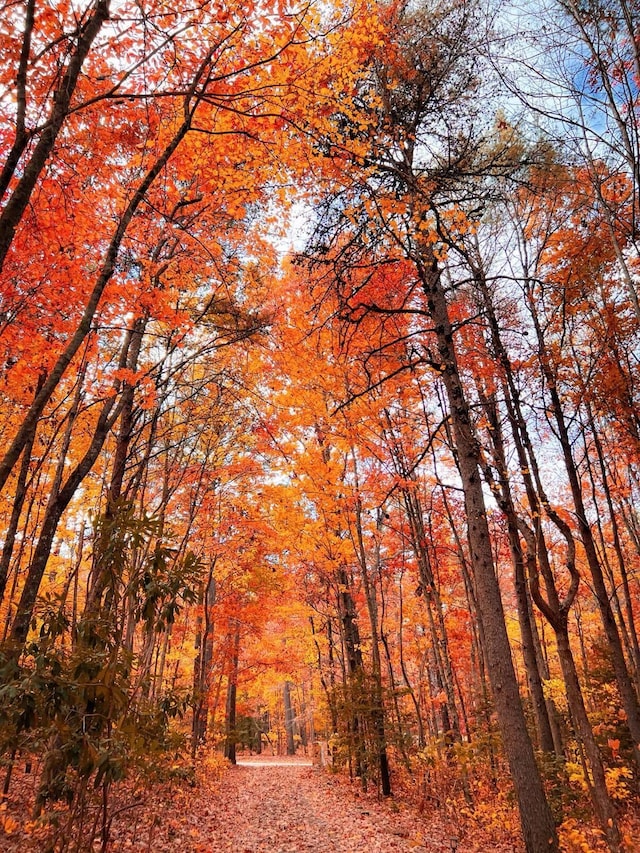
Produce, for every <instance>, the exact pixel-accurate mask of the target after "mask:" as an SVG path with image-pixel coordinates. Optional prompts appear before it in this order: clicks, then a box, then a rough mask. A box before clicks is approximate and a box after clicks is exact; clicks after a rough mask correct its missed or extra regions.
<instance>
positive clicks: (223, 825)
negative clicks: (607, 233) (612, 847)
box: [0, 756, 520, 853]
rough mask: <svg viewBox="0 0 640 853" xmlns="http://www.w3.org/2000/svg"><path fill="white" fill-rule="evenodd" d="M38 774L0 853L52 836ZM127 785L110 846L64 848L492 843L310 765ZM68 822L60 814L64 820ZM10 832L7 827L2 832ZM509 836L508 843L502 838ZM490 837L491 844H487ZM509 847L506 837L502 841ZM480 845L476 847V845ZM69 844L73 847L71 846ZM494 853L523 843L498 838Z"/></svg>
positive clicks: (254, 761) (369, 850)
mask: <svg viewBox="0 0 640 853" xmlns="http://www.w3.org/2000/svg"><path fill="white" fill-rule="evenodd" d="M34 784H35V779H34V776H27V777H25V776H24V775H22V774H21V773H20V772H19V771H17V772H16V774H15V776H14V779H13V780H12V785H11V788H12V790H11V792H10V794H9V799H8V801H7V803H6V804H3V805H2V806H0V809H1V810H2V811H1V812H0V851H2V853H27V851H29V853H31V851H34V853H41V851H43V850H45V849H47V846H46V842H47V839H46V838H45V835H44V834H43V833H42V831H41V830H39V829H38V827H37V825H36V824H33V823H30V822H29V820H28V804H29V801H32V799H33V791H29V790H28V787H29V786H31V787H32V788H33V787H34ZM127 787H128V783H124V784H123V785H121V786H118V788H119V791H120V792H119V794H118V800H119V801H116V802H113V803H112V807H111V813H112V814H113V815H114V817H113V820H112V824H111V827H110V832H109V841H108V844H107V845H106V846H103V845H102V843H101V842H100V839H99V838H96V841H95V842H94V844H93V845H90V844H89V845H87V843H86V842H85V843H84V844H82V843H81V844H80V845H78V842H75V843H74V842H70V839H69V838H65V836H64V833H61V837H62V840H63V843H62V846H59V844H60V842H59V844H58V845H56V849H62V850H65V851H74V853H75V851H78V853H90V851H100V850H104V851H108V853H129V851H139V853H151V851H153V853H169V851H171V853H231V852H232V853H409V851H411V853H416V851H427V852H428V853H451V851H457V853H471V851H486V849H487V846H486V843H480V844H479V846H478V844H477V843H470V842H467V841H466V840H464V839H463V840H459V839H458V838H457V837H456V832H455V829H448V827H447V824H446V822H445V821H444V820H443V819H442V818H441V817H440V818H439V817H438V816H431V817H427V816H426V815H422V814H419V813H418V812H417V811H416V810H415V809H414V808H411V807H410V806H409V805H404V804H403V803H402V801H398V800H395V799H393V800H389V801H385V800H380V799H379V798H378V797H377V796H376V793H375V792H372V793H367V794H365V793H363V792H362V791H359V790H358V788H356V787H355V786H353V785H350V784H349V782H348V780H347V779H344V778H343V777H340V776H337V775H331V774H329V773H325V772H322V771H321V770H319V769H318V768H315V767H312V766H311V763H310V762H309V761H306V760H304V759H303V760H300V759H293V760H287V759H282V758H271V759H270V758H269V757H264V756H262V757H256V756H254V757H248V758H242V757H241V758H240V759H239V763H238V766H236V767H231V768H229V769H221V768H220V767H219V766H217V767H216V766H213V767H212V769H211V771H210V772H206V771H205V773H201V774H199V776H198V779H197V784H195V785H193V786H191V785H189V784H187V783H185V782H181V783H178V782H172V783H171V784H169V783H165V784H162V785H156V786H154V787H153V788H151V789H146V790H141V791H136V790H134V789H131V788H130V789H129V790H128V792H127V791H126V788H127ZM61 817H62V815H61ZM3 825H4V827H5V830H8V832H7V831H3V830H2V826H3ZM503 838H504V836H503ZM486 840H487V839H486V837H485V842H486ZM501 840H502V839H501ZM477 841H478V840H477ZM69 842H70V843H69ZM492 842H493V843H491V849H492V853H514V851H518V850H519V849H520V848H519V846H514V844H513V843H506V842H505V843H503V844H501V843H499V840H498V839H496V838H494V839H492Z"/></svg>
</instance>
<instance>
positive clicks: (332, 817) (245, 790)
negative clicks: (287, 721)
mask: <svg viewBox="0 0 640 853" xmlns="http://www.w3.org/2000/svg"><path fill="white" fill-rule="evenodd" d="M203 818H205V820H206V822H207V824H208V827H209V830H208V832H209V837H208V839H207V841H208V844H209V845H210V849H211V853H214V851H215V853H223V851H234V853H407V851H412V853H415V851H416V850H423V851H424V850H429V851H433V853H436V851H437V853H439V851H444V850H447V851H449V850H450V849H451V847H450V845H449V843H448V841H447V843H446V846H445V844H444V843H437V840H436V839H433V840H432V842H431V843H430V845H429V846H428V847H427V846H426V844H425V840H424V838H423V837H422V836H421V834H420V832H419V827H417V826H416V825H415V824H414V823H412V821H411V819H410V818H409V815H403V814H398V813H394V812H392V811H391V810H390V809H389V808H388V806H386V805H385V804H381V803H378V802H370V801H369V800H368V799H362V798H360V797H358V796H356V795H355V794H354V792H352V791H351V790H350V789H348V788H346V787H345V786H343V785H341V784H340V783H338V782H337V781H335V780H332V779H331V778H328V777H326V776H325V775H324V774H320V773H319V772H318V771H317V770H314V769H313V768H311V767H309V766H304V765H301V764H289V765H284V764H282V763H280V764H278V763H276V762H274V763H271V764H269V763H268V762H264V763H258V762H255V761H254V762H246V763H243V764H241V765H239V766H238V767H235V768H233V769H232V770H230V771H229V773H228V774H227V775H226V776H225V784H224V787H223V788H222V789H221V790H220V792H219V793H218V795H217V796H216V797H215V798H213V800H212V801H211V803H210V804H209V806H208V808H206V809H205V815H203ZM203 840H204V839H203ZM443 842H444V840H443Z"/></svg>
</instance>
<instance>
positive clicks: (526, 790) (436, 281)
mask: <svg viewBox="0 0 640 853" xmlns="http://www.w3.org/2000/svg"><path fill="white" fill-rule="evenodd" d="M416 263H417V268H418V272H419V274H420V279H421V283H422V287H423V290H424V293H425V296H426V298H427V306H428V312H429V315H430V317H431V320H432V322H433V326H434V331H435V336H436V341H437V349H438V356H439V365H438V368H439V372H440V374H441V376H442V381H443V383H444V386H445V389H446V393H447V399H448V403H449V416H450V419H451V425H452V430H453V435H454V439H455V446H456V450H457V457H458V465H459V470H460V476H461V479H462V488H463V492H464V501H465V509H466V517H467V528H468V530H467V535H468V539H469V550H470V554H471V567H472V570H473V575H474V581H475V586H476V595H477V600H478V608H479V615H480V620H481V622H482V627H483V631H484V641H485V650H486V657H487V664H488V671H489V679H490V681H491V687H492V692H493V697H494V701H495V705H496V711H497V715H498V721H499V725H500V729H501V733H502V740H503V744H504V748H505V751H506V754H507V758H508V761H509V767H510V770H511V775H512V778H513V782H514V787H515V791H516V796H517V799H518V805H519V811H520V822H521V826H522V834H523V838H524V843H525V847H526V849H527V851H529V853H539V851H541V850H557V849H558V840H557V835H556V830H555V826H554V822H553V817H552V815H551V810H550V808H549V804H548V802H547V800H546V797H545V793H544V789H543V786H542V779H541V777H540V772H539V770H538V767H537V765H536V762H535V756H534V752H533V746H532V744H531V739H530V737H529V732H528V731H527V726H526V720H525V716H524V710H523V707H522V702H521V700H520V694H519V690H518V681H517V678H516V674H515V670H514V666H513V660H512V657H511V647H510V645H509V638H508V635H507V629H506V624H505V617H504V609H503V605H502V598H501V594H500V587H499V585H498V578H497V576H496V571H495V566H494V563H493V553H492V549H491V540H490V536H489V526H488V522H487V514H486V508H485V502H484V494H483V491H482V480H481V477H480V448H479V446H478V442H477V439H476V436H475V435H474V432H473V428H472V425H471V419H470V415H469V404H468V402H467V398H466V394H465V391H464V387H463V385H462V381H461V378H460V373H459V370H458V363H457V356H456V351H455V345H454V341H453V330H452V327H451V320H450V317H449V309H448V305H447V300H446V295H445V290H444V286H443V283H442V281H441V276H440V271H439V269H438V263H437V261H436V259H435V258H434V257H433V254H432V253H431V252H430V250H428V249H425V250H424V254H423V255H422V256H421V257H419V258H417V259H416Z"/></svg>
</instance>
